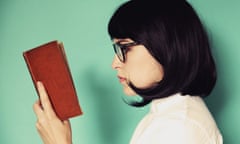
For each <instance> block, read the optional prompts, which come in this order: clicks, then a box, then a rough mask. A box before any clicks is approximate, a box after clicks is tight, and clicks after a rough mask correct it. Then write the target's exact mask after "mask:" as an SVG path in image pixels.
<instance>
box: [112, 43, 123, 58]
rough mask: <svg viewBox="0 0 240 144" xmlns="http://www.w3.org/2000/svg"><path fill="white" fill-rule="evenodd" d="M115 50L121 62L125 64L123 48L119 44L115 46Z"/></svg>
mask: <svg viewBox="0 0 240 144" xmlns="http://www.w3.org/2000/svg"><path fill="white" fill-rule="evenodd" d="M113 48H114V51H115V53H116V54H117V56H118V58H119V60H120V61H121V62H123V61H124V56H123V51H122V49H121V47H120V46H119V45H118V44H113Z"/></svg>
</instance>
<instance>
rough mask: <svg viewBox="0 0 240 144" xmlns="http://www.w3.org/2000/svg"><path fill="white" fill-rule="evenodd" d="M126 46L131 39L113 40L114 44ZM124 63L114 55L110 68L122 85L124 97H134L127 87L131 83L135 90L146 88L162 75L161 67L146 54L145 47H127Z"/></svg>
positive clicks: (157, 80) (160, 78) (159, 79)
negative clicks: (113, 70)
mask: <svg viewBox="0 0 240 144" xmlns="http://www.w3.org/2000/svg"><path fill="white" fill-rule="evenodd" d="M118 42H119V43H120V44H128V43H131V42H133V41H132V40H131V39H114V43H118ZM125 58H126V59H125V62H121V61H120V60H119V58H118V57H117V55H115V57H114V59H113V62H112V68H113V69H115V70H116V71H117V77H118V79H119V82H120V83H121V84H122V85H123V90H124V93H125V94H126V95H129V96H131V95H136V93H135V92H134V91H133V90H132V89H131V87H129V85H128V83H129V82H131V83H132V84H133V85H134V86H136V87H137V88H148V87H151V86H153V85H154V84H156V83H157V82H159V81H161V80H162V78H163V75H164V71H163V67H162V65H161V64H159V63H158V62H157V61H156V60H155V59H154V58H153V56H152V55H151V54H150V53H149V52H148V50H147V49H146V47H145V46H143V45H136V46H132V47H129V48H128V50H127V52H126V53H125Z"/></svg>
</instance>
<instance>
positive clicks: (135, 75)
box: [129, 62, 163, 88]
mask: <svg viewBox="0 0 240 144" xmlns="http://www.w3.org/2000/svg"><path fill="white" fill-rule="evenodd" d="M132 68H133V67H132ZM162 78H163V68H162V66H161V65H159V64H157V63H150V64H149V63H147V62H146V63H144V62H143V63H142V64H141V65H138V66H137V67H135V68H133V69H132V70H131V73H129V80H130V81H131V82H132V83H133V84H134V85H135V86H136V87H138V88H148V87H151V86H152V85H154V84H156V83H157V82H159V81H161V80H162Z"/></svg>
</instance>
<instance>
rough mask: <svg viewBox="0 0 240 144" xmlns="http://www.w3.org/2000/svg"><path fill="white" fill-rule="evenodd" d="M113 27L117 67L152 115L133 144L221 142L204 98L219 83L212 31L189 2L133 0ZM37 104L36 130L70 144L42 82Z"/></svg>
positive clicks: (48, 141) (55, 143)
mask: <svg viewBox="0 0 240 144" xmlns="http://www.w3.org/2000/svg"><path fill="white" fill-rule="evenodd" d="M108 31H109V35H110V37H111V39H112V40H113V46H114V50H115V53H116V56H115V57H114V60H113V63H112V68H113V69H115V70H116V71H117V76H118V78H119V81H120V83H121V84H122V85H123V90H124V93H125V94H126V95H129V96H130V95H136V94H137V95H139V96H141V97H142V101H140V102H133V103H129V104H130V105H133V106H144V105H146V104H148V103H151V108H150V112H149V114H147V115H146V116H145V117H144V118H143V120H142V121H141V122H140V123H139V125H138V127H137V128H136V130H135V132H134V134H133V136H132V139H131V141H130V143H131V144H222V143H223V140H222V136H221V134H220V132H219V130H218V127H217V125H216V123H215V121H214V119H213V117H212V115H211V113H210V112H209V110H208V108H207V106H206V105H205V103H204V101H203V99H202V98H204V97H206V96H208V95H209V94H210V92H211V91H212V89H213V87H214V85H215V82H216V69H215V64H214V60H213V58H212V55H211V51H210V46H209V41H208V38H207V34H206V32H205V30H204V27H203V25H202V24H201V21H200V19H199V17H198V16H197V14H196V12H195V11H194V9H193V8H192V7H191V6H190V4H189V3H188V2H186V1H184V0H168V1H163V0H162V1H154V0H151V1H149V0H132V1H128V2H126V3H124V4H123V5H121V6H120V7H119V8H118V9H117V11H116V12H115V13H114V14H113V16H112V18H111V20H110V22H109V25H108ZM38 90H39V93H40V100H41V102H42V106H40V104H39V102H37V103H35V104H34V111H35V113H36V115H37V117H38V122H37V125H36V126H37V129H38V131H39V134H40V135H41V137H42V139H43V141H44V143H45V144H61V143H63V144H69V143H71V129H70V123H69V121H60V120H59V119H58V118H57V116H56V115H55V113H54V111H53V110H52V107H51V104H50V102H49V100H48V96H47V93H46V92H45V90H44V86H43V85H42V84H41V82H39V83H38Z"/></svg>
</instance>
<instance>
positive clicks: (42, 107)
mask: <svg viewBox="0 0 240 144" xmlns="http://www.w3.org/2000/svg"><path fill="white" fill-rule="evenodd" d="M37 90H38V93H39V97H40V100H41V104H40V101H39V100H38V101H37V102H36V103H35V104H34V106H33V109H34V112H35V114H36V116H37V118H38V121H37V123H36V128H37V130H38V132H39V135H40V136H41V138H42V140H43V142H44V144H71V143H72V133H71V125H70V122H69V120H63V121H62V120H60V119H59V118H58V117H57V115H56V113H55V112H54V109H53V107H52V105H51V102H50V100H49V97H48V94H47V92H46V90H45V88H44V86H43V84H42V83H41V82H37Z"/></svg>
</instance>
